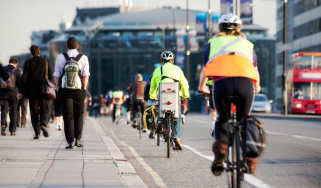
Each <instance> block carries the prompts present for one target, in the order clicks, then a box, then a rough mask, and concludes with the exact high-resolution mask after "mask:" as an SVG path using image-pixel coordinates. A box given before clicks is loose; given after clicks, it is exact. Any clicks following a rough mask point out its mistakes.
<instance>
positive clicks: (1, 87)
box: [0, 58, 21, 136]
mask: <svg viewBox="0 0 321 188" xmlns="http://www.w3.org/2000/svg"><path fill="white" fill-rule="evenodd" d="M17 67H18V60H17V59H14V58H12V59H10V60H9V65H7V66H6V67H4V70H5V71H6V72H7V73H8V75H9V78H8V79H7V80H6V81H3V80H1V83H0V93H1V103H2V109H1V135H2V136H5V135H6V127H7V114H8V112H9V117H10V124H9V131H10V135H11V136H15V135H16V127H17V113H18V112H17V106H18V87H19V88H20V78H21V72H20V71H19V70H18V69H17ZM19 95H20V94H19Z"/></svg>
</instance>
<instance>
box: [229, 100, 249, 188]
mask: <svg viewBox="0 0 321 188" xmlns="http://www.w3.org/2000/svg"><path fill="white" fill-rule="evenodd" d="M228 98H229V99H230V101H231V117H230V119H229V121H228V126H229V127H230V133H231V135H232V138H231V140H232V142H231V143H230V145H229V149H228V155H227V156H226V158H225V164H226V167H225V171H226V172H227V180H228V186H229V187H231V188H241V186H242V181H243V179H244V173H246V172H247V171H248V168H247V166H246V163H245V161H244V154H243V145H242V128H243V127H242V124H241V123H240V122H239V121H237V117H236V105H235V104H236V101H237V100H238V98H237V97H228Z"/></svg>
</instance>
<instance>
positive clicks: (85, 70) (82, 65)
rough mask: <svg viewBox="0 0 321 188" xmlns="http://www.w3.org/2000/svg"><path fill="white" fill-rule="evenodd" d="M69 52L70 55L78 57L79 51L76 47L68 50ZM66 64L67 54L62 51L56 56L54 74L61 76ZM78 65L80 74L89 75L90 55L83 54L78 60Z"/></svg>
mask: <svg viewBox="0 0 321 188" xmlns="http://www.w3.org/2000/svg"><path fill="white" fill-rule="evenodd" d="M67 54H68V56H69V57H76V56H77V55H78V54H79V52H78V50H76V49H69V50H68V51H67ZM65 64H66V58H65V56H64V55H63V54H62V53H61V54H59V55H58V56H57V58H56V63H55V72H54V76H55V77H58V78H59V77H60V76H61V74H62V72H63V69H64V66H65ZM78 66H79V69H80V74H81V75H82V76H89V75H90V72H89V61H88V57H87V56H86V55H82V56H81V58H80V60H79V61H78Z"/></svg>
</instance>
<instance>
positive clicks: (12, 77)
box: [0, 65, 17, 88]
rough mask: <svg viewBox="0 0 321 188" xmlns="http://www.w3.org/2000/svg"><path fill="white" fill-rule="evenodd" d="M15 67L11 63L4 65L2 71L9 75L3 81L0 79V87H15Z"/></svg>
mask: <svg viewBox="0 0 321 188" xmlns="http://www.w3.org/2000/svg"><path fill="white" fill-rule="evenodd" d="M16 70H17V69H16V68H14V67H13V66H11V65H8V66H6V67H4V71H5V72H6V73H7V74H8V75H9V77H8V79H7V80H6V81H4V80H3V79H0V88H15V87H16V81H17V77H16V74H15V72H16Z"/></svg>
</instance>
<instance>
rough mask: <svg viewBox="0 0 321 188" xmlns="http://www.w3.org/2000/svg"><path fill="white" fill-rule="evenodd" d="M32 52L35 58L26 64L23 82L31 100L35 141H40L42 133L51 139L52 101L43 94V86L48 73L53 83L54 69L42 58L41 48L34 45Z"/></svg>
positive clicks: (25, 93)
mask: <svg viewBox="0 0 321 188" xmlns="http://www.w3.org/2000/svg"><path fill="white" fill-rule="evenodd" d="M30 52H31V54H32V56H33V57H32V58H29V59H28V60H27V61H26V62H25V64H24V67H23V74H22V80H21V82H22V91H23V96H24V97H26V98H28V99H29V109H30V117H31V124H32V127H33V129H34V133H35V136H34V139H39V136H40V133H41V131H42V133H43V136H44V137H49V133H48V123H49V119H50V110H51V99H49V98H47V97H46V96H44V95H43V94H42V86H43V84H44V81H45V74H46V71H47V73H48V79H49V80H51V81H53V75H52V73H53V68H52V65H51V64H50V63H49V61H48V60H47V58H45V57H42V56H40V48H39V46H37V45H32V46H31V47H30ZM46 69H48V70H46Z"/></svg>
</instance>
